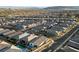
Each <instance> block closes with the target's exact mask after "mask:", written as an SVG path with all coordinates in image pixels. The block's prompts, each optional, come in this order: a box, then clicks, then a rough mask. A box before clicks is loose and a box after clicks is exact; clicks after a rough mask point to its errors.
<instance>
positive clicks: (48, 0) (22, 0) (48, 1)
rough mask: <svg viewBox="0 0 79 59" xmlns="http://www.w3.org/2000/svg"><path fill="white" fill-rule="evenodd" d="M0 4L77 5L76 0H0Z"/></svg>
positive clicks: (27, 5)
mask: <svg viewBox="0 0 79 59" xmlns="http://www.w3.org/2000/svg"><path fill="white" fill-rule="evenodd" d="M0 6H26V7H48V6H79V1H78V0H0Z"/></svg>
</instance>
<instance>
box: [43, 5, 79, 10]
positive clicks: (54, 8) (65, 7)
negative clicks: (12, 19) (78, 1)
mask: <svg viewBox="0 0 79 59" xmlns="http://www.w3.org/2000/svg"><path fill="white" fill-rule="evenodd" d="M44 9H45V10H55V11H58V10H79V6H54V7H47V8H44Z"/></svg>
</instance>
